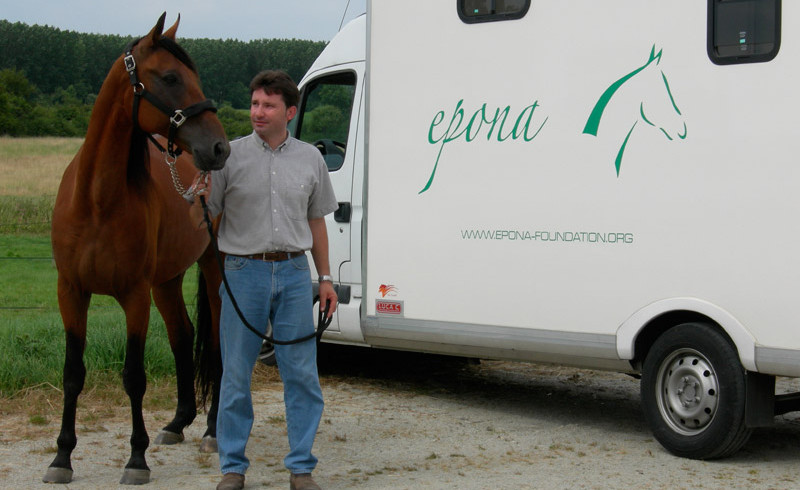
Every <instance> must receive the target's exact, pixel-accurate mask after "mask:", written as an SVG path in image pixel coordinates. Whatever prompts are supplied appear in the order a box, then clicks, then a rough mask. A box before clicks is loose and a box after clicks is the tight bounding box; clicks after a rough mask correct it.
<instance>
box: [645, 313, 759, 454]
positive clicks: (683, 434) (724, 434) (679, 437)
mask: <svg viewBox="0 0 800 490" xmlns="http://www.w3.org/2000/svg"><path fill="white" fill-rule="evenodd" d="M745 386H746V385H745V370H744V368H743V367H742V365H741V363H740V362H739V356H738V354H737V352H736V349H735V348H734V347H733V345H732V344H731V342H730V341H729V340H728V339H727V337H725V336H724V335H723V334H722V333H721V332H720V331H719V330H717V329H715V328H714V327H712V326H710V325H707V324H704V323H685V324H682V325H678V326H676V327H674V328H671V329H670V330H668V331H666V332H665V333H663V334H662V335H661V336H660V337H658V339H656V341H655V343H654V344H653V346H652V348H651V349H650V351H649V352H648V353H647V357H646V358H645V362H644V366H643V367H642V381H641V400H642V408H643V409H644V416H645V418H646V420H647V422H648V424H649V425H650V429H651V430H652V431H653V435H654V436H655V438H656V440H658V442H660V443H661V445H662V446H664V448H666V449H667V450H668V451H669V452H671V453H672V454H675V455H676V456H681V457H685V458H691V459H716V458H724V457H727V456H730V455H731V454H733V453H735V452H736V451H738V450H739V448H741V447H742V446H743V445H744V443H745V442H747V440H748V438H749V437H750V433H751V430H750V429H749V428H747V426H746V425H745V399H746V389H745Z"/></svg>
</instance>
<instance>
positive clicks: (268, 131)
mask: <svg viewBox="0 0 800 490" xmlns="http://www.w3.org/2000/svg"><path fill="white" fill-rule="evenodd" d="M299 98H300V95H299V92H298V90H297V85H295V83H294V82H293V81H292V79H291V78H290V77H289V75H287V74H286V72H283V71H262V72H261V73H259V74H258V75H256V76H255V78H253V81H252V82H250V123H251V124H252V125H253V130H254V131H255V132H256V134H258V136H260V137H261V139H262V140H264V141H266V142H267V143H268V144H269V145H270V146H271V147H272V148H276V147H277V145H278V144H280V143H281V142H282V141H283V140H284V139H285V138H286V125H287V124H288V123H289V121H291V120H292V119H293V118H294V116H295V114H297V102H298V99H299Z"/></svg>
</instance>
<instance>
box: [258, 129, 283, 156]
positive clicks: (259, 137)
mask: <svg viewBox="0 0 800 490" xmlns="http://www.w3.org/2000/svg"><path fill="white" fill-rule="evenodd" d="M253 137H254V138H255V139H256V141H258V142H259V143H260V144H261V147H262V148H263V149H264V150H267V151H273V152H275V151H283V149H284V148H285V147H286V145H288V144H289V141H291V139H292V136H291V135H290V134H289V131H288V130H287V131H286V139H285V140H283V142H282V143H281V144H279V145H278V147H277V148H275V149H274V150H273V149H272V148H270V146H269V145H268V144H267V142H266V141H264V140H262V139H261V136H259V135H258V134H257V133H256V132H255V131H253Z"/></svg>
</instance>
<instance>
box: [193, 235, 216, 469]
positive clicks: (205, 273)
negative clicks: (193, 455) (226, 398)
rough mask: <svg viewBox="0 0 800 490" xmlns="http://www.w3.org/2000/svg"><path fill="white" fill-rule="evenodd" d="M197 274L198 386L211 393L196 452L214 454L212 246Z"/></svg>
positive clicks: (214, 266) (213, 294)
mask: <svg viewBox="0 0 800 490" xmlns="http://www.w3.org/2000/svg"><path fill="white" fill-rule="evenodd" d="M198 265H199V266H200V271H201V273H200V274H199V277H198V281H197V282H198V284H197V286H198V290H197V336H198V346H201V348H200V349H198V356H197V357H198V360H197V361H196V362H198V363H199V372H200V373H201V375H200V376H199V380H200V381H199V382H200V384H201V386H202V391H203V394H204V395H207V394H208V392H209V390H210V392H211V407H210V408H209V410H208V416H207V420H206V423H207V428H206V432H205V434H203V440H202V442H201V443H200V452H202V453H216V452H217V451H218V447H217V412H218V410H219V388H220V382H221V379H222V358H221V357H220V350H219V319H220V308H221V303H222V301H221V300H220V297H219V287H220V284H221V283H222V275H221V273H220V268H219V265H218V264H217V261H216V257H215V255H214V250H213V248H212V246H209V247H208V248H207V249H206V251H205V253H204V254H203V256H202V257H201V258H200V260H199V261H198ZM204 400H205V397H204Z"/></svg>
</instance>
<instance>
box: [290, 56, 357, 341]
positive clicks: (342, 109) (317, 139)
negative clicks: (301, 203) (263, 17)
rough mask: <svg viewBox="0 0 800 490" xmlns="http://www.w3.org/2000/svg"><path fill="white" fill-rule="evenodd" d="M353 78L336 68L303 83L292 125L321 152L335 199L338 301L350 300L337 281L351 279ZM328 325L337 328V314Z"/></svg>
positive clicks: (330, 219)
mask: <svg viewBox="0 0 800 490" xmlns="http://www.w3.org/2000/svg"><path fill="white" fill-rule="evenodd" d="M356 80H357V77H356V74H355V72H353V71H341V70H339V71H336V72H333V73H325V74H322V75H320V76H318V77H317V78H314V79H312V80H310V81H309V82H307V83H305V85H304V87H303V89H302V93H301V96H300V107H299V108H298V112H297V117H296V118H295V119H294V121H293V127H292V129H293V134H294V136H295V138H298V139H300V140H302V141H305V142H307V143H311V144H313V145H314V146H316V147H317V149H319V151H320V153H322V156H323V158H324V159H325V163H326V164H327V166H328V172H329V175H330V179H331V184H332V185H333V190H334V192H335V194H336V199H337V200H338V201H339V209H338V210H337V211H336V212H335V213H333V214H330V215H328V216H327V217H326V225H327V227H328V249H329V258H330V265H331V275H332V276H333V281H334V286H335V287H336V288H337V291H338V294H339V301H340V302H341V303H346V302H347V301H348V300H349V288H343V287H342V284H343V283H349V282H351V281H352V278H351V277H349V276H350V273H349V263H350V260H351V257H350V245H351V243H350V240H351V238H350V236H351V227H352V226H353V223H352V216H353V204H352V196H353V167H354V164H353V162H354V155H355V153H356V152H355V151H351V149H353V148H356V136H357V130H356V128H357V124H358V121H355V120H353V121H351V114H352V113H353V103H354V100H355V94H356ZM353 119H356V118H353ZM356 226H358V225H356ZM359 280H360V278H359ZM329 329H331V330H338V318H337V317H334V321H333V322H331V325H330V327H329Z"/></svg>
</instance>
